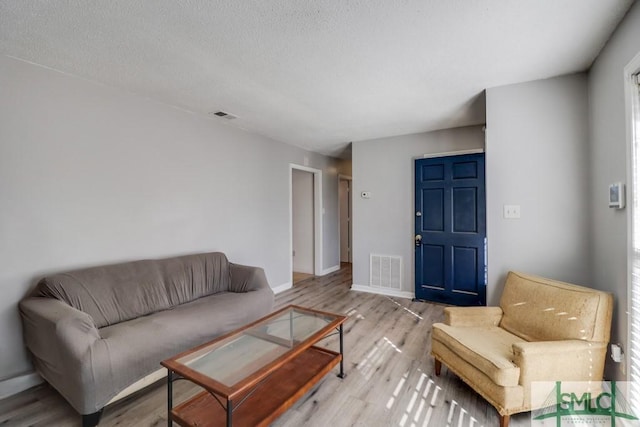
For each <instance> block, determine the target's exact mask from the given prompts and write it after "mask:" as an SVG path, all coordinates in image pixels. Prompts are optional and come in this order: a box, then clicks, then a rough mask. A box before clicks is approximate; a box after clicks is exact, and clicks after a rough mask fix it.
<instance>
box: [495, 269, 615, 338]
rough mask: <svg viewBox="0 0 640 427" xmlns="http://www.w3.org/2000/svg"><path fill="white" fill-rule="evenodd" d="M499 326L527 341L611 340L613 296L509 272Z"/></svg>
mask: <svg viewBox="0 0 640 427" xmlns="http://www.w3.org/2000/svg"><path fill="white" fill-rule="evenodd" d="M500 307H501V308H502V311H503V312H504V314H503V317H502V320H501V322H500V326H501V327H502V328H504V329H506V330H507V331H509V332H511V333H512V334H515V335H517V336H519V337H521V338H523V339H525V340H527V341H554V340H564V339H580V340H586V341H600V342H608V341H609V332H610V327H611V312H612V309H613V299H612V297H611V295H610V294H608V293H606V292H601V291H597V290H595V289H590V288H585V287H583V286H577V285H572V284H569V283H564V282H559V281H555V280H551V279H545V278H542V277H537V276H533V275H528V274H523V273H516V272H509V274H508V276H507V281H506V283H505V287H504V291H503V293H502V297H501V300H500Z"/></svg>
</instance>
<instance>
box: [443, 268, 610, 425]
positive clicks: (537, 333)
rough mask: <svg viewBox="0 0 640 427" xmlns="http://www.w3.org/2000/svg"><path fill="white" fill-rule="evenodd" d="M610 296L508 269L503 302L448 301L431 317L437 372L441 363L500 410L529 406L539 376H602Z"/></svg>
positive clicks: (505, 420)
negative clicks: (440, 314)
mask: <svg viewBox="0 0 640 427" xmlns="http://www.w3.org/2000/svg"><path fill="white" fill-rule="evenodd" d="M612 308H613V299H612V296H611V295H610V294H608V293H605V292H600V291H596V290H594V289H589V288H585V287H582V286H576V285H571V284H568V283H563V282H558V281H554V280H549V279H544V278H541V277H536V276H531V275H527V274H522V273H514V272H510V273H509V274H508V276H507V280H506V283H505V287H504V291H503V293H502V297H501V300H500V306H499V307H447V308H445V323H436V324H434V325H433V335H432V343H431V354H432V355H433V357H434V358H435V373H436V375H440V370H441V366H442V364H444V365H446V366H447V367H448V368H449V370H450V371H451V372H453V373H455V374H456V375H458V376H459V377H460V378H461V379H462V380H463V381H464V382H466V383H467V384H468V385H469V386H471V387H472V388H473V389H474V390H475V391H476V392H478V394H480V395H481V396H482V397H483V398H485V399H486V400H487V401H488V402H489V403H490V404H491V405H493V406H494V407H495V408H496V409H497V410H498V412H499V414H500V415H501V421H500V425H501V427H506V426H508V424H509V417H510V415H511V414H515V413H519V412H526V411H530V410H532V409H536V408H532V405H531V384H532V382H534V381H600V380H602V376H603V371H604V363H605V358H606V352H607V344H608V342H609V332H610V328H611V311H612Z"/></svg>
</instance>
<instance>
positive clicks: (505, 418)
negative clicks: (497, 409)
mask: <svg viewBox="0 0 640 427" xmlns="http://www.w3.org/2000/svg"><path fill="white" fill-rule="evenodd" d="M509 418H510V415H501V416H500V427H509Z"/></svg>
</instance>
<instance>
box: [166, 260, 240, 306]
mask: <svg viewBox="0 0 640 427" xmlns="http://www.w3.org/2000/svg"><path fill="white" fill-rule="evenodd" d="M158 264H159V268H160V271H161V274H162V276H163V278H164V284H165V289H166V292H167V295H168V297H169V302H170V303H171V305H172V306H174V305H178V304H184V303H186V302H189V301H193V300H195V299H198V298H201V297H203V296H206V295H211V294H215V293H218V292H227V291H228V290H229V287H230V283H231V271H230V267H229V261H228V260H227V257H226V255H225V254H223V253H221V252H211V253H205V254H196V255H186V256H181V257H175V258H167V259H163V260H159V261H158Z"/></svg>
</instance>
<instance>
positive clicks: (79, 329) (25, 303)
mask: <svg viewBox="0 0 640 427" xmlns="http://www.w3.org/2000/svg"><path fill="white" fill-rule="evenodd" d="M19 308H20V314H21V316H22V324H23V329H24V340H25V344H26V346H27V348H28V349H29V351H31V353H33V355H34V356H35V357H37V358H38V359H40V360H42V361H44V362H45V363H46V364H47V365H48V366H49V365H50V366H51V367H60V366H61V365H67V364H68V363H70V362H71V363H72V361H78V360H81V359H82V358H83V357H85V355H86V353H87V352H88V351H89V349H90V348H91V346H92V344H93V343H94V342H95V341H97V340H99V339H100V333H99V332H98V329H97V328H96V326H95V324H94V322H93V319H92V318H91V316H89V315H88V314H87V313H84V312H82V311H80V310H77V309H75V308H73V307H71V306H70V305H68V304H66V303H64V302H62V301H60V300H57V299H54V298H42V297H31V298H27V299H24V300H22V301H20V304H19Z"/></svg>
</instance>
